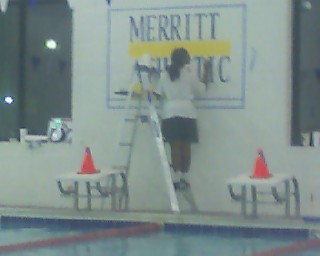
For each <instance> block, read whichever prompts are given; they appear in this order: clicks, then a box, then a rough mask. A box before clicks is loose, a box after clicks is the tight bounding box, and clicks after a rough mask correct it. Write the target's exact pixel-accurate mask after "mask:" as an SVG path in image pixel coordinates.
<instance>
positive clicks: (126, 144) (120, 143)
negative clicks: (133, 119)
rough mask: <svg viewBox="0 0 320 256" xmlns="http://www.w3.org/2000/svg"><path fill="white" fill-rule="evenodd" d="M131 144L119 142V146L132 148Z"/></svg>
mask: <svg viewBox="0 0 320 256" xmlns="http://www.w3.org/2000/svg"><path fill="white" fill-rule="evenodd" d="M132 145H133V143H130V142H119V146H123V147H132Z"/></svg>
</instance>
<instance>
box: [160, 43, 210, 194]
mask: <svg viewBox="0 0 320 256" xmlns="http://www.w3.org/2000/svg"><path fill="white" fill-rule="evenodd" d="M190 59H191V58H190V55H189V53H188V51H187V50H186V49H185V48H176V49H174V50H173V51H172V53H171V64H170V65H169V66H168V67H167V70H166V72H165V73H164V75H162V76H161V78H160V80H159V82H158V83H157V84H156V88H155V91H154V93H155V94H156V95H158V96H159V97H160V98H161V100H162V103H163V106H162V114H161V117H162V124H161V129H162V133H163V136H164V138H165V141H166V142H168V143H169V144H170V150H171V164H172V168H173V171H174V172H173V185H174V188H175V189H176V190H183V189H187V188H189V187H190V183H189V180H188V177H187V176H188V175H187V174H188V172H189V170H190V165H191V143H196V142H198V141H199V138H198V128H197V114H196V108H195V106H194V104H193V100H194V98H195V96H197V95H198V94H199V93H204V92H205V91H206V89H207V85H208V81H209V71H210V68H211V63H210V62H209V61H205V63H204V64H203V67H202V74H201V79H200V80H199V79H198V77H197V76H196V75H195V74H194V73H193V72H192V70H191V67H190V65H189V64H190Z"/></svg>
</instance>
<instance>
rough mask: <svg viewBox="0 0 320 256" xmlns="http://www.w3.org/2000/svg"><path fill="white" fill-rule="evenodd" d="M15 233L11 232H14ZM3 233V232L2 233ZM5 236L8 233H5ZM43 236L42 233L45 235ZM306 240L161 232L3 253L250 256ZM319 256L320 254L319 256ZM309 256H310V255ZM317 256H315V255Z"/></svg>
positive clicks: (35, 232)
mask: <svg viewBox="0 0 320 256" xmlns="http://www.w3.org/2000/svg"><path fill="white" fill-rule="evenodd" d="M9 231H10V232H9V234H10V235H9V237H11V239H13V240H14V239H16V240H15V242H19V241H18V240H20V241H27V240H26V238H24V237H23V236H24V235H27V238H29V240H35V239H38V238H39V237H41V238H44V237H50V236H51V237H57V236H58V235H62V236H66V235H72V234H73V232H75V234H77V233H79V230H78V231H60V232H61V233H59V232H58V231H57V230H55V231H54V232H52V233H51V232H50V229H29V230H27V229H25V230H19V231H18V232H17V233H16V237H15V234H14V231H13V230H9ZM11 232H12V233H11ZM0 233H1V232H0ZM4 233H7V231H5V232H4ZM42 233H43V234H42ZM41 234H42V235H41ZM301 240H303V239H302V238H301V237H297V238H292V237H290V238H281V239H279V236H275V237H272V236H270V235H268V236H267V237H264V238H262V237H256V236H250V235H248V234H246V235H244V236H239V235H238V234H236V235H233V234H232V233H227V234H222V235H221V234H213V233H211V232H198V231H197V232H191V231H178V230H175V231H170V230H169V231H161V232H158V233H153V234H148V235H138V236H130V237H118V238H117V237H113V238H110V237H108V238H102V239H97V240H91V241H88V242H81V243H72V244H69V245H64V246H49V247H46V248H39V249H30V250H23V251H15V252H12V253H4V254H1V255H16V256H31V255H32V256H40V255H41V256H53V255H55V256H56V255H68V256H89V255H94V256H105V255H107V256H151V255H152V256H212V255H219V256H249V255H252V254H253V253H255V252H258V251H262V250H265V249H268V248H274V247H280V246H286V245H290V244H293V243H295V242H297V241H301ZM318 255H319V254H318ZM308 256H309V255H308ZM312 256H314V255H312Z"/></svg>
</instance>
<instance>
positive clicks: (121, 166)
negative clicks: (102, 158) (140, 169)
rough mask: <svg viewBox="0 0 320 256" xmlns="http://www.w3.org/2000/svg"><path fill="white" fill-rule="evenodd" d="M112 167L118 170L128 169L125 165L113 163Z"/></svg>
mask: <svg viewBox="0 0 320 256" xmlns="http://www.w3.org/2000/svg"><path fill="white" fill-rule="evenodd" d="M112 169H114V170H119V171H127V170H128V166H126V165H114V166H112Z"/></svg>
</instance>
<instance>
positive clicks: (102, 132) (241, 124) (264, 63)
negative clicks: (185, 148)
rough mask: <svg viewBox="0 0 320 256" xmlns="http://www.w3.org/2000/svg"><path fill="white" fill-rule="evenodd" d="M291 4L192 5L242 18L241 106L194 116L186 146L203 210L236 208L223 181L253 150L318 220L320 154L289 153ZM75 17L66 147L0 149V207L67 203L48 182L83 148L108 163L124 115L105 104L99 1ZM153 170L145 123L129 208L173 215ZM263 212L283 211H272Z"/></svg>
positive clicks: (75, 164) (246, 164)
mask: <svg viewBox="0 0 320 256" xmlns="http://www.w3.org/2000/svg"><path fill="white" fill-rule="evenodd" d="M112 2H114V3H112V6H111V7H112V8H123V7H127V8H137V7H139V6H144V7H146V2H145V1H143V0H136V1H124V0H114V1H112ZM290 2H291V1H289V0H280V1H279V0H228V1H219V0H214V1H212V0H211V1H209V0H199V1H197V5H209V4H210V5H215V4H226V5H228V4H235V3H243V4H245V5H246V14H247V20H246V22H247V29H246V31H247V41H246V45H247V51H246V55H245V56H246V62H245V65H246V80H245V105H244V108H240V109H219V108H209V109H200V110H199V129H200V143H199V144H196V145H194V147H193V149H192V151H193V162H192V168H191V169H192V170H191V174H190V175H191V176H190V178H191V183H192V188H193V192H194V194H195V197H196V200H197V203H198V206H199V208H200V210H203V211H216V212H217V211H219V212H220V211H229V212H239V205H238V204H235V203H233V202H231V199H230V197H229V194H228V191H227V187H226V184H225V182H226V180H227V179H228V178H230V177H233V176H235V175H237V174H240V173H251V172H252V168H253V163H254V160H255V157H256V149H257V148H258V147H261V148H262V149H263V150H264V153H265V155H266V158H267V161H268V165H269V169H270V172H273V173H276V172H286V173H293V174H294V175H296V177H297V178H298V181H299V183H300V190H301V201H302V214H303V215H310V214H311V215H320V204H319V203H320V192H318V191H319V190H318V185H319V184H318V182H317V181H318V178H319V176H320V174H319V173H318V168H319V166H320V158H319V157H318V154H319V149H318V148H302V147H290V116H291V105H290V102H291V80H290V79H291V74H290V69H291V59H290V55H291V43H290V42H291V25H290V24H291V23H290V22H291V7H290ZM147 4H148V6H150V7H164V6H170V5H173V6H192V5H194V1H192V0H183V1H182V0H180V1H179V0H170V1H169V0H163V1H151V0H150V1H147ZM73 14H74V29H73V33H74V34H73V40H74V44H73V119H74V134H73V143H72V144H66V145H64V144H44V145H43V146H41V147H38V148H33V149H30V148H28V147H27V146H26V145H24V144H19V143H0V163H1V165H0V170H1V171H0V175H1V176H0V177H1V178H0V204H1V205H20V206H25V205H31V206H46V207H66V206H70V207H71V202H70V201H69V200H67V199H64V198H61V197H60V195H59V193H58V189H57V186H56V183H55V178H56V177H57V176H58V175H60V174H63V173H66V172H70V171H74V170H76V169H77V168H79V166H80V165H81V161H82V155H83V149H84V147H85V146H87V145H88V146H90V147H91V150H92V153H93V157H94V161H95V164H96V165H97V166H98V167H100V168H105V167H108V166H109V164H110V156H111V155H112V151H113V149H114V147H115V144H116V138H117V130H118V128H119V124H120V121H121V120H120V115H119V113H121V112H122V111H121V110H115V109H108V108H107V107H106V106H107V104H106V94H107V88H106V87H107V86H106V84H107V72H106V70H107V42H108V41H107V40H108V35H107V29H106V27H107V24H106V23H107V4H106V1H105V0H78V1H77V2H76V3H75V9H74V13H73ZM253 61H254V65H253ZM121 75H122V74H121V73H119V77H121ZM119 79H120V78H119ZM160 166H161V165H160V161H159V158H158V155H157V149H156V147H155V144H154V141H153V140H152V135H151V131H150V129H149V127H148V126H147V125H146V124H142V125H140V127H139V130H138V134H137V143H136V149H135V152H134V156H133V163H132V169H131V171H130V177H129V186H130V195H131V202H130V203H131V205H130V208H131V209H134V210H141V209H146V210H151V209H152V210H169V209H170V204H169V199H168V196H167V192H166V187H165V183H164V178H163V176H162V171H161V168H160ZM311 193H312V194H313V196H314V201H312V202H311V200H310V195H311ZM261 210H266V211H267V212H268V211H270V212H275V213H277V212H279V213H280V212H282V209H281V208H279V207H272V206H268V208H266V209H261ZM280 210H281V211H280Z"/></svg>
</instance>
